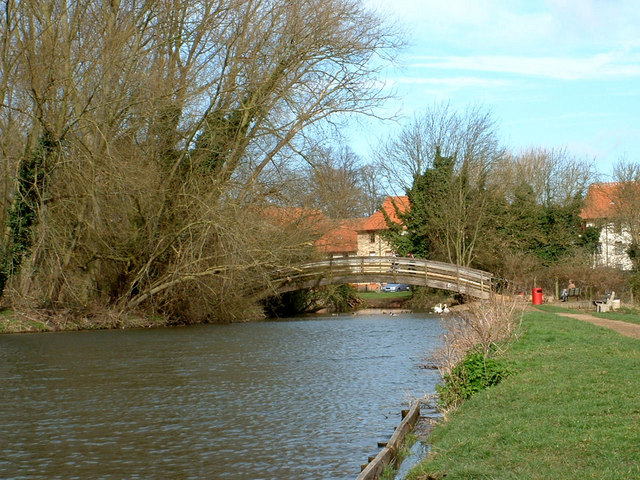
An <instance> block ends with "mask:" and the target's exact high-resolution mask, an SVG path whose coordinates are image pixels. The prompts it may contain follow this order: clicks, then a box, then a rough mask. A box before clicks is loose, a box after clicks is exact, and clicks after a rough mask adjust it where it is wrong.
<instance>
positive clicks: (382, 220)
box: [358, 196, 409, 257]
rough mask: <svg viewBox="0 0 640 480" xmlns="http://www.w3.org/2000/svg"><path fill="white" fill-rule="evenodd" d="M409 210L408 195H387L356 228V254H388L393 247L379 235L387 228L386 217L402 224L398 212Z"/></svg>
mask: <svg viewBox="0 0 640 480" xmlns="http://www.w3.org/2000/svg"><path fill="white" fill-rule="evenodd" d="M408 210H409V197H407V196H400V197H387V198H386V199H385V200H384V202H383V204H382V207H381V208H380V209H379V210H378V211H377V212H375V213H374V214H373V215H371V216H370V217H369V218H368V219H367V221H366V222H364V224H363V225H362V226H361V227H360V229H359V230H358V255H359V256H362V257H365V256H376V257H381V256H390V255H392V253H393V249H392V247H391V245H390V244H389V242H388V241H387V240H386V239H385V238H384V237H383V236H382V235H381V233H382V232H383V231H384V230H388V229H389V225H388V223H387V218H388V219H389V220H390V221H391V222H393V223H396V224H398V225H402V220H401V219H400V217H399V214H403V213H406V212H407V211H408Z"/></svg>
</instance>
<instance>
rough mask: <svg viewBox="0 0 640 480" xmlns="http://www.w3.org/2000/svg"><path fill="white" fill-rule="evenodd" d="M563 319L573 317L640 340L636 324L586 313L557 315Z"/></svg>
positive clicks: (639, 326) (639, 331) (639, 327)
mask: <svg viewBox="0 0 640 480" xmlns="http://www.w3.org/2000/svg"><path fill="white" fill-rule="evenodd" d="M556 315H560V316H562V317H571V318H575V319H577V320H582V321H584V322H589V323H593V324H594V325H598V326H600V327H605V328H610V329H612V330H615V331H616V332H618V333H621V334H622V335H626V336H627V337H633V338H638V339H640V325H637V324H635V323H627V322H620V321H618V320H608V319H606V318H598V317H594V316H593V315H589V314H586V313H556Z"/></svg>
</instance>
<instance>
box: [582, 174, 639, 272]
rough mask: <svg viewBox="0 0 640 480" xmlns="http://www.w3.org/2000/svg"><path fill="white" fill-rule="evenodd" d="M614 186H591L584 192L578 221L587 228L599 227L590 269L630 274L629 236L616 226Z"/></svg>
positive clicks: (616, 189)
mask: <svg viewBox="0 0 640 480" xmlns="http://www.w3.org/2000/svg"><path fill="white" fill-rule="evenodd" d="M619 191H620V184H619V183H618V182H610V183H595V184H593V185H591V186H590V187H589V190H587V195H586V197H585V200H584V207H583V209H582V211H581V212H580V217H581V218H582V219H583V220H584V222H585V225H586V226H587V227H593V226H597V227H601V229H602V230H601V231H600V238H599V241H598V250H597V252H596V254H595V256H594V266H597V267H612V268H619V269H621V270H630V269H631V268H632V267H633V263H632V262H631V259H630V258H629V255H627V250H628V248H629V246H630V244H631V235H630V234H629V232H628V231H627V229H625V228H624V227H622V226H620V225H619V224H616V222H614V221H613V220H614V218H615V216H616V202H618V201H619V200H618V199H619Z"/></svg>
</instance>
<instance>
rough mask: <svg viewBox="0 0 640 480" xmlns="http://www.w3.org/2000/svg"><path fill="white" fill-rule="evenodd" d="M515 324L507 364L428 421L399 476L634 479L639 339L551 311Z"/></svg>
mask: <svg viewBox="0 0 640 480" xmlns="http://www.w3.org/2000/svg"><path fill="white" fill-rule="evenodd" d="M523 327H524V334H523V335H522V336H521V338H520V339H519V341H518V342H516V344H515V345H514V346H513V347H512V349H511V350H510V351H509V352H508V353H507V354H506V356H505V360H506V361H507V362H508V363H509V364H510V366H511V367H512V368H513V370H514V371H515V372H516V373H515V374H514V375H513V376H511V377H509V378H508V379H506V380H505V381H503V382H502V383H501V384H499V385H497V386H495V387H491V388H489V389H487V390H485V391H483V392H480V393H478V394H476V395H475V396H473V397H472V398H470V399H469V400H467V401H466V402H465V403H464V404H463V405H462V406H461V407H460V408H459V409H458V410H457V411H456V412H453V413H451V414H450V415H449V419H448V421H446V422H444V423H442V424H441V425H439V426H438V427H436V429H435V430H434V431H433V433H432V435H431V437H430V443H432V445H433V452H434V453H433V454H432V455H430V456H429V457H428V459H427V460H426V461H425V462H423V463H422V464H420V465H419V466H418V467H416V468H415V469H413V470H412V472H411V474H410V475H409V476H408V477H407V478H409V479H421V478H422V479H427V478H439V476H441V475H442V474H446V477H445V478H446V479H447V480H453V479H469V480H470V479H495V480H499V479H513V480H515V479H555V480H558V479H559V480H563V479H576V480H578V479H604V478H606V479H608V480H611V479H620V480H622V479H624V480H627V479H639V478H640V461H639V459H640V400H639V399H640V342H639V341H638V340H634V339H632V338H627V337H624V336H622V335H619V334H617V333H615V332H613V331H610V330H606V329H602V328H599V327H595V326H593V325H590V324H588V323H584V322H580V321H577V320H572V319H568V318H562V319H560V318H559V317H558V316H556V315H554V314H553V313H545V312H529V313H527V314H526V315H525V320H524V323H523ZM427 474H429V475H431V476H427Z"/></svg>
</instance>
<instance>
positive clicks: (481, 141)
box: [375, 103, 505, 193]
mask: <svg viewBox="0 0 640 480" xmlns="http://www.w3.org/2000/svg"><path fill="white" fill-rule="evenodd" d="M436 148H438V149H439V150H440V153H441V155H443V156H444V157H452V158H454V159H455V168H456V169H460V168H463V167H464V168H465V169H467V170H468V171H469V173H470V174H472V175H473V176H474V177H476V178H478V177H482V176H484V175H486V173H487V169H489V168H491V166H492V165H493V163H494V162H495V161H496V160H497V159H499V158H500V157H501V156H503V155H504V154H505V151H504V149H503V148H502V147H501V146H500V145H499V142H498V138H497V132H496V125H495V121H494V120H493V119H492V117H491V114H490V113H489V112H487V111H484V110H482V109H481V108H480V107H477V106H476V107H468V108H467V109H466V110H465V111H464V112H458V111H455V110H453V109H452V107H451V106H450V105H449V104H448V103H441V104H435V105H433V106H432V107H431V108H429V109H427V110H426V111H425V112H424V113H423V114H422V115H417V116H415V117H414V119H413V120H412V122H411V123H409V124H408V125H407V126H405V127H404V128H403V129H402V130H401V131H400V133H399V134H398V135H396V136H392V137H390V138H388V139H387V140H386V141H384V142H383V143H382V144H381V146H380V147H379V149H378V150H377V152H376V153H375V159H376V165H377V167H378V169H379V172H380V175H381V177H382V178H384V179H385V180H386V184H387V189H389V190H390V191H391V192H395V193H402V192H406V191H407V190H408V189H409V188H410V187H411V185H412V184H413V180H414V178H415V176H416V175H421V174H423V173H424V172H425V170H426V169H428V168H431V167H432V166H433V161H434V158H435V152H436Z"/></svg>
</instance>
